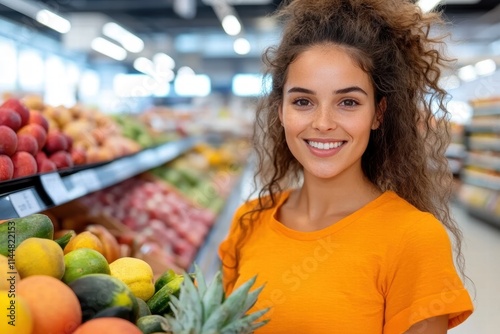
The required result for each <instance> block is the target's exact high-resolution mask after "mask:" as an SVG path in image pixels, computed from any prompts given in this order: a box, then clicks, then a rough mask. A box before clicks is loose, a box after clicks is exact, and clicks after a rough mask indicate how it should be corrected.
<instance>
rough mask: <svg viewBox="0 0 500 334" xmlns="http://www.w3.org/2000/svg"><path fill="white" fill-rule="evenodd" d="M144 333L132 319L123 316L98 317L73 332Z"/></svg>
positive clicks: (93, 333)
mask: <svg viewBox="0 0 500 334" xmlns="http://www.w3.org/2000/svg"><path fill="white" fill-rule="evenodd" d="M98 333H106V334H125V333H127V334H142V332H141V330H140V329H139V328H138V327H137V326H135V325H134V324H133V323H131V322H130V321H127V320H124V319H121V318H96V319H92V320H89V321H87V322H85V323H84V324H83V325H81V326H80V327H78V328H77V329H76V331H74V332H73V334H98Z"/></svg>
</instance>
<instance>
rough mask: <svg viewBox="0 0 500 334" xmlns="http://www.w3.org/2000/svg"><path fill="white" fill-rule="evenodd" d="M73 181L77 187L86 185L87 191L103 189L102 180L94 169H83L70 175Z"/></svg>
mask: <svg viewBox="0 0 500 334" xmlns="http://www.w3.org/2000/svg"><path fill="white" fill-rule="evenodd" d="M70 177H71V183H72V184H73V186H75V187H84V188H85V189H87V191H95V190H98V189H101V181H99V178H98V177H97V174H96V172H95V171H93V170H92V169H89V170H82V171H80V172H78V173H75V174H73V175H71V176H70Z"/></svg>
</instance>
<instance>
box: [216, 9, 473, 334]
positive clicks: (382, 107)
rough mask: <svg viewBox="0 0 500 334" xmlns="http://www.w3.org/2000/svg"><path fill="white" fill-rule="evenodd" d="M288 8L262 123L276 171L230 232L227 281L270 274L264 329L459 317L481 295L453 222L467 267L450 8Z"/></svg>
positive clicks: (395, 325)
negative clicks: (469, 279)
mask: <svg viewBox="0 0 500 334" xmlns="http://www.w3.org/2000/svg"><path fill="white" fill-rule="evenodd" d="M278 14H279V17H280V18H281V19H283V22H284V30H283V36H282V39H281V42H280V44H279V45H278V46H277V47H276V48H271V49H269V50H268V51H267V52H266V54H265V61H266V65H267V69H268V74H269V75H270V78H271V79H272V89H271V91H270V92H269V94H267V95H266V96H265V97H264V98H263V100H262V101H261V103H260V105H259V108H258V114H257V122H256V131H255V147H256V150H257V153H258V157H259V165H258V167H259V168H258V170H257V174H256V178H257V180H258V182H260V184H261V185H262V187H261V190H260V193H259V196H258V198H257V199H255V200H252V201H248V202H247V203H245V204H244V205H243V206H242V207H241V208H240V209H239V210H238V211H237V213H236V215H235V218H234V222H233V225H232V227H231V230H230V233H229V235H228V237H227V239H226V240H225V241H224V242H223V243H222V244H221V246H220V250H219V254H220V257H221V260H222V264H223V279H224V284H225V290H226V293H227V294H229V293H231V291H233V290H234V288H235V287H237V286H238V285H239V284H241V283H242V282H245V281H246V280H248V279H249V278H250V277H252V276H254V275H256V274H257V275H258V279H257V282H258V283H260V284H265V288H264V290H263V291H262V293H261V295H260V297H259V300H258V302H257V303H256V305H254V309H260V308H265V307H270V311H269V312H268V314H267V316H268V317H269V318H270V322H269V323H268V324H267V325H266V326H264V327H263V328H262V329H259V330H258V331H257V333H259V334H260V333H273V334H278V333H308V334H316V333H318V334H319V333H325V334H326V333H328V334H331V333H342V334H347V333H349V334H352V333H360V334H361V333H363V334H367V333H370V334H371V333H386V334H400V333H428V334H430V333H432V334H440V333H446V332H447V330H448V328H452V327H454V326H457V325H458V324H460V323H461V322H463V321H464V320H465V319H466V318H467V317H468V316H469V315H470V314H471V313H472V309H473V306H472V303H471V300H470V297H469V294H468V292H467V290H466V289H465V288H464V286H463V283H462V281H461V279H460V276H459V274H458V273H457V270H456V269H455V266H454V261H453V256H452V253H453V249H452V246H451V242H450V240H449V238H448V234H447V230H448V231H449V232H450V233H451V234H452V235H453V236H454V238H455V241H456V243H455V244H456V251H457V260H458V262H457V263H458V264H459V271H460V272H461V273H462V274H463V265H462V264H463V261H462V258H463V256H462V254H461V252H460V241H461V233H460V231H459V229H458V228H457V226H456V225H455V223H454V221H453V220H452V218H451V217H450V213H449V208H448V199H449V195H450V192H451V181H452V179H451V174H450V172H449V170H448V166H447V161H446V159H445V157H444V151H445V149H446V146H447V144H448V132H447V118H448V112H447V110H446V107H445V105H444V99H445V97H446V92H445V91H444V90H443V89H442V88H440V87H439V85H438V81H439V78H440V74H441V68H442V66H444V65H446V63H447V61H448V60H447V59H446V58H445V57H444V56H443V54H442V53H441V52H440V51H439V47H440V46H442V44H443V43H442V40H441V39H438V38H435V37H432V36H431V34H429V32H430V30H431V27H434V26H435V25H436V24H439V23H442V21H441V20H440V18H439V15H438V14H437V13H431V14H424V13H422V11H421V10H420V9H419V8H418V7H417V6H416V5H414V4H413V3H412V2H410V1H407V0H296V1H293V2H291V3H289V4H288V5H286V6H284V7H282V8H281V10H280V12H279V13H278ZM436 108H438V110H436ZM437 111H439V112H437Z"/></svg>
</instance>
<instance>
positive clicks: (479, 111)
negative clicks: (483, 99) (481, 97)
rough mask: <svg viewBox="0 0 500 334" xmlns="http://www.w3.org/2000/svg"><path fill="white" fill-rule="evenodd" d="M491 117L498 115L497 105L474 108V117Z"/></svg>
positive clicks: (499, 107) (499, 109)
mask: <svg viewBox="0 0 500 334" xmlns="http://www.w3.org/2000/svg"><path fill="white" fill-rule="evenodd" d="M493 115H500V106H499V105H492V106H488V107H476V108H474V116H493Z"/></svg>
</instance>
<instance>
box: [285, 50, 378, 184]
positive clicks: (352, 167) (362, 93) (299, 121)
mask: <svg viewBox="0 0 500 334" xmlns="http://www.w3.org/2000/svg"><path fill="white" fill-rule="evenodd" d="M279 113H280V119H281V121H282V123H283V126H284V129H285V136H286V142H287V144H288V147H289V148H290V151H291V152H292V154H293V155H294V157H295V158H296V159H297V160H298V161H299V163H300V164H301V165H302V166H303V168H304V175H305V177H308V174H311V175H313V176H315V177H318V178H327V179H330V178H335V177H338V176H340V175H350V177H358V176H359V177H363V172H362V169H361V157H362V155H363V153H364V151H365V149H366V147H367V145H368V140H369V138H370V132H371V130H374V129H376V128H378V126H379V125H380V123H379V121H378V117H377V113H376V108H375V97H374V89H373V84H372V82H371V79H370V76H369V75H368V74H367V73H366V72H365V71H363V70H362V69H361V68H360V67H359V66H358V65H357V64H356V63H355V62H354V60H353V59H352V58H351V56H349V54H348V53H346V52H345V51H344V50H343V49H342V48H340V47H338V46H335V45H321V46H313V47H311V48H309V49H307V50H306V51H304V52H302V53H301V54H300V55H299V56H298V57H297V58H296V59H295V60H294V61H293V62H292V63H291V64H290V66H289V68H288V75H287V79H286V82H285V85H284V87H283V104H282V107H281V108H280V111H279Z"/></svg>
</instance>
